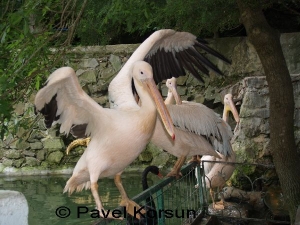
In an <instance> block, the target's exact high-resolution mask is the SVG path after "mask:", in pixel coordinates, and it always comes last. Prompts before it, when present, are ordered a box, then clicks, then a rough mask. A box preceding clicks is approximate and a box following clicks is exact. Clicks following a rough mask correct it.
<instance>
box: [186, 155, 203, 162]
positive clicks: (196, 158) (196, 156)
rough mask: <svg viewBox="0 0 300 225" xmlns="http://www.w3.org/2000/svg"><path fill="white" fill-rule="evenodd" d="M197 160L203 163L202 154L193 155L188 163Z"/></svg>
mask: <svg viewBox="0 0 300 225" xmlns="http://www.w3.org/2000/svg"><path fill="white" fill-rule="evenodd" d="M193 162H196V163H197V164H200V163H201V156H200V155H193V156H192V158H191V159H190V160H189V161H188V163H193Z"/></svg>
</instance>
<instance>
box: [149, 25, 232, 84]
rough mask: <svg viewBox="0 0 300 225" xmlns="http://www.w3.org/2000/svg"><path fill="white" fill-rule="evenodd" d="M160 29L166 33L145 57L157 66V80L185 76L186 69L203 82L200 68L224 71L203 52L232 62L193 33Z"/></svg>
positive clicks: (204, 71)
mask: <svg viewBox="0 0 300 225" xmlns="http://www.w3.org/2000/svg"><path fill="white" fill-rule="evenodd" d="M158 32H163V34H162V35H161V37H160V39H158V40H156V42H155V44H154V45H153V46H152V47H151V49H150V50H149V52H148V53H147V55H146V56H145V59H144V60H145V61H146V62H148V63H150V64H151V66H152V67H153V71H154V79H155V82H156V83H159V82H161V81H162V80H165V79H169V78H171V77H179V76H183V75H185V74H186V73H185V70H187V71H189V72H190V73H191V74H192V75H193V76H194V77H195V78H197V79H198V80H199V81H201V82H204V81H203V78H202V76H201V74H200V72H199V71H201V72H202V73H203V74H206V75H208V72H209V70H213V71H215V72H216V73H217V74H220V75H222V72H221V71H220V70H219V69H218V67H217V66H215V65H214V64H213V63H212V62H211V61H209V60H208V59H207V58H206V57H205V56H204V54H203V52H206V53H208V54H211V55H213V56H215V57H217V58H218V59H220V60H222V61H224V62H226V63H229V64H230V61H229V60H228V59H226V58H225V57H224V56H223V55H221V54H220V53H219V52H217V51H215V50H214V49H212V48H210V47H209V46H208V45H207V44H208V43H207V42H206V41H204V40H201V39H197V37H196V36H194V35H193V34H191V33H188V32H176V31H174V30H161V31H158Z"/></svg>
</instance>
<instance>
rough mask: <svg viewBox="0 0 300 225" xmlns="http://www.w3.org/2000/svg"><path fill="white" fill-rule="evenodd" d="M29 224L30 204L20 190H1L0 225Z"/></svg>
mask: <svg viewBox="0 0 300 225" xmlns="http://www.w3.org/2000/svg"><path fill="white" fill-rule="evenodd" d="M15 224H19V225H28V204H27V200H26V198H25V196H24V195H23V194H22V193H21V192H18V191H10V190H0V225H15Z"/></svg>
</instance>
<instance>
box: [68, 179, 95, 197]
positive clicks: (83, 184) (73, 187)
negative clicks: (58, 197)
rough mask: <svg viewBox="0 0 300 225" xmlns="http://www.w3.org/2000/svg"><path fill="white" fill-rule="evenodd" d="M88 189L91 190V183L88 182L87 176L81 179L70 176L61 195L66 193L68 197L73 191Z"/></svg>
mask: <svg viewBox="0 0 300 225" xmlns="http://www.w3.org/2000/svg"><path fill="white" fill-rule="evenodd" d="M90 188H91V182H90V181H89V176H82V177H75V176H72V177H71V178H70V179H69V180H68V182H67V184H66V186H65V188H64V191H63V193H66V192H68V193H69V195H71V194H72V193H73V192H74V191H76V192H80V191H82V190H83V189H85V190H87V189H90Z"/></svg>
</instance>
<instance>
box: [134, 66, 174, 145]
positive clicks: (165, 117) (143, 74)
mask: <svg viewBox="0 0 300 225" xmlns="http://www.w3.org/2000/svg"><path fill="white" fill-rule="evenodd" d="M132 72H133V79H134V81H135V82H136V84H137V85H139V86H141V87H142V88H143V89H145V90H146V91H147V92H148V93H149V94H150V96H151V97H152V99H153V100H154V102H155V105H156V108H157V111H158V113H159V115H160V117H161V119H162V121H163V123H164V126H165V128H166V130H167V132H168V133H169V135H170V136H171V137H172V139H173V140H174V139H175V131H174V125H173V121H172V119H171V116H170V114H169V111H168V109H167V107H166V105H165V103H164V101H163V99H162V97H161V94H160V93H159V91H158V89H157V86H156V84H155V82H154V79H153V72H152V67H151V66H150V64H149V63H147V62H145V61H136V62H135V63H134V65H133V69H132ZM143 92H144V91H143ZM139 94H140V93H139ZM142 104H143V103H142Z"/></svg>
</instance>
